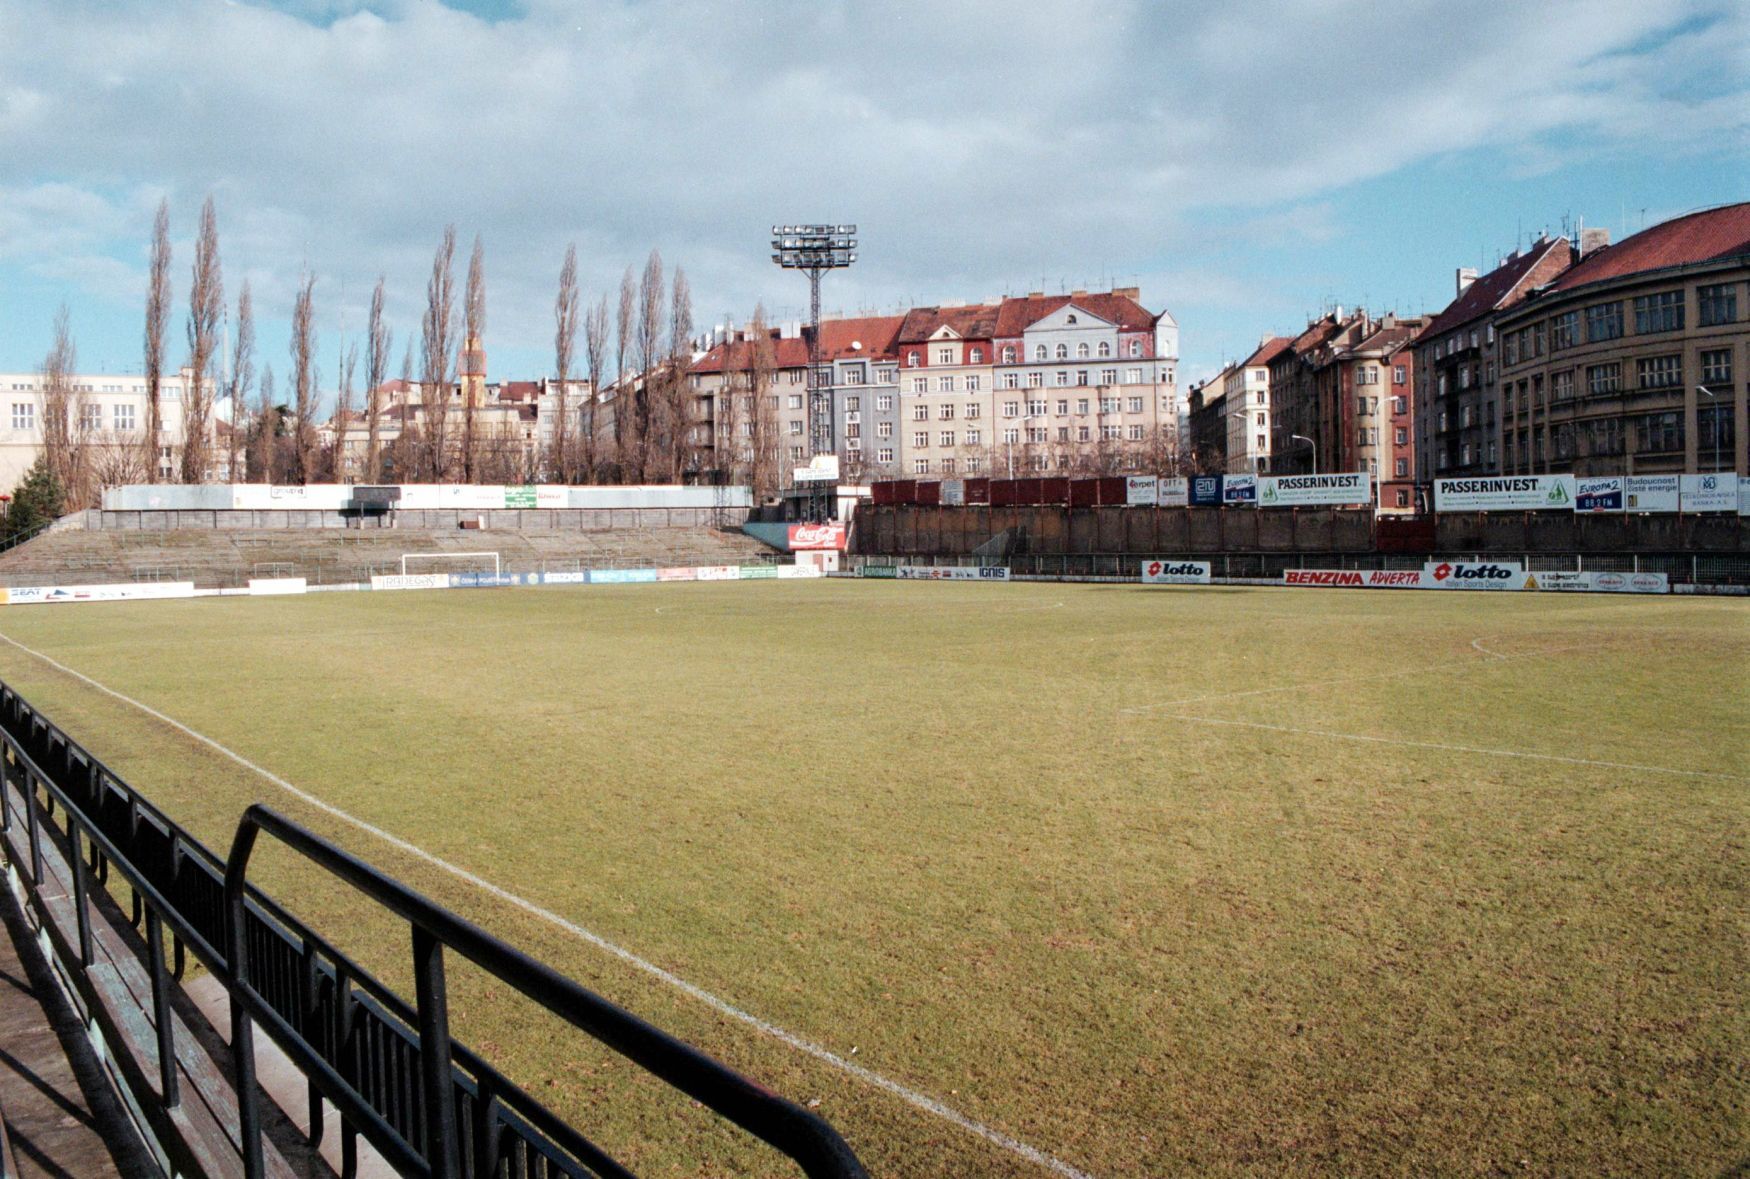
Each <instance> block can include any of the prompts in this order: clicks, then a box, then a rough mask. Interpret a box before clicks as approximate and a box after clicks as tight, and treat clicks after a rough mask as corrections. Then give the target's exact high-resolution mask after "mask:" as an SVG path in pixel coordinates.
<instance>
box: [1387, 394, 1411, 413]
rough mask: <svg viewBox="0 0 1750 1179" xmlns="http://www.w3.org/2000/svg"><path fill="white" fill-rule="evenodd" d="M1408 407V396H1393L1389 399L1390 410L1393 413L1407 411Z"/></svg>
mask: <svg viewBox="0 0 1750 1179" xmlns="http://www.w3.org/2000/svg"><path fill="white" fill-rule="evenodd" d="M1409 409H1410V399H1409V398H1408V397H1394V398H1392V399H1391V411H1392V412H1393V413H1408V412H1409Z"/></svg>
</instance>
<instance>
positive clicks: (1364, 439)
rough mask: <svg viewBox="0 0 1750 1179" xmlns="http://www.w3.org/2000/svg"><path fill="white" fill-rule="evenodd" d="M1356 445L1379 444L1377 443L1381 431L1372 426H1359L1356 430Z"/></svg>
mask: <svg viewBox="0 0 1750 1179" xmlns="http://www.w3.org/2000/svg"><path fill="white" fill-rule="evenodd" d="M1355 445H1357V446H1377V445H1379V431H1378V430H1377V429H1375V428H1374V427H1372V426H1361V427H1358V428H1357V429H1356V431H1355Z"/></svg>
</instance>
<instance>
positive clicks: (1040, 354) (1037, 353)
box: [1033, 344, 1050, 360]
mask: <svg viewBox="0 0 1750 1179" xmlns="http://www.w3.org/2000/svg"><path fill="white" fill-rule="evenodd" d="M1048 355H1050V354H1049V353H1048V352H1046V351H1045V345H1044V344H1041V345H1039V346H1038V347H1037V348H1035V349H1033V359H1034V360H1044V359H1045V358H1046V356H1048Z"/></svg>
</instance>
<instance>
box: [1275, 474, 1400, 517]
mask: <svg viewBox="0 0 1750 1179" xmlns="http://www.w3.org/2000/svg"><path fill="white" fill-rule="evenodd" d="M1257 478H1258V506H1259V507H1261V508H1298V507H1308V506H1312V505H1315V504H1323V505H1332V504H1370V503H1372V502H1373V479H1372V476H1370V475H1368V473H1367V472H1366V471H1346V472H1339V473H1337V474H1333V475H1259V476H1258V477H1257Z"/></svg>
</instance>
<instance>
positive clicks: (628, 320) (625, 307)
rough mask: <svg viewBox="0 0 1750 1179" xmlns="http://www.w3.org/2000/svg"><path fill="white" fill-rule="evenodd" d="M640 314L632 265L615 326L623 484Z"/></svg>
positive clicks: (617, 444)
mask: <svg viewBox="0 0 1750 1179" xmlns="http://www.w3.org/2000/svg"><path fill="white" fill-rule="evenodd" d="M637 314H638V287H637V280H635V279H634V278H633V277H632V268H631V267H630V266H628V267H626V273H625V274H623V275H621V276H620V317H619V321H618V323H616V324H615V337H616V343H617V345H618V347H617V350H616V351H615V354H614V358H615V361H616V362H617V363H616V365H615V369H614V466H615V468H616V469H617V470H616V475H615V478H616V480H617V481H618V482H621V483H624V482H626V458H627V455H626V444H627V439H628V438H629V436H630V435H631V432H632V430H631V417H632V410H631V407H630V401H629V399H628V398H627V396H626V354H627V352H628V351H629V349H630V348H631V345H632V331H633V324H634V317H635V316H636V315H637Z"/></svg>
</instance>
